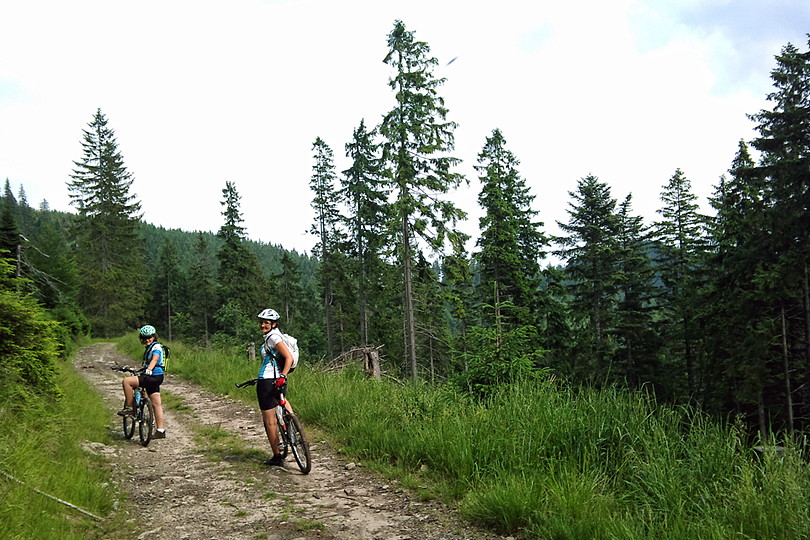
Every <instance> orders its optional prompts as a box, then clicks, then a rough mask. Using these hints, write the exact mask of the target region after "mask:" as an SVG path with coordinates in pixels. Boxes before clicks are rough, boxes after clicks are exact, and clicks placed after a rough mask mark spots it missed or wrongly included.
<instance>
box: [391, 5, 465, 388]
mask: <svg viewBox="0 0 810 540" xmlns="http://www.w3.org/2000/svg"><path fill="white" fill-rule="evenodd" d="M388 47H389V51H388V54H387V55H386V56H385V59H384V62H385V63H387V64H389V65H390V66H391V67H392V68H393V70H394V75H393V77H392V78H391V79H390V80H389V86H390V87H391V89H392V90H393V91H394V93H395V99H396V104H395V106H394V108H393V109H392V110H391V111H390V112H388V113H387V114H386V115H385V116H384V117H383V121H382V124H381V125H380V133H381V134H382V136H383V138H384V143H383V157H384V159H385V162H386V164H387V165H388V167H389V169H388V172H387V174H388V175H389V180H390V185H391V188H392V189H393V190H394V197H395V201H394V204H393V210H392V212H393V215H392V220H393V221H392V230H394V231H396V232H395V238H396V241H395V242H392V245H394V246H397V252H396V256H397V260H398V262H399V265H400V269H401V272H402V283H403V299H404V306H405V343H406V351H407V358H408V363H409V369H410V371H411V376H412V378H413V379H414V380H417V379H418V376H419V375H418V364H417V350H416V346H417V344H416V314H415V311H414V307H415V306H414V289H413V275H412V272H413V263H414V260H415V257H414V254H415V252H416V250H418V249H419V248H418V245H419V244H418V241H422V242H423V243H424V245H426V246H427V247H428V248H430V249H431V250H435V251H438V250H441V249H442V248H443V247H444V245H445V243H447V242H449V243H450V244H451V245H453V244H455V245H462V244H463V242H464V240H465V239H464V235H463V234H461V233H460V232H459V231H457V230H456V229H455V224H456V221H457V220H459V219H462V218H463V217H464V216H465V214H464V212H462V211H461V210H460V209H458V208H457V207H456V206H455V204H454V203H453V202H452V201H450V200H447V199H445V198H444V196H445V195H446V194H447V193H448V192H449V191H450V190H451V189H453V188H455V187H457V186H458V185H459V183H460V182H461V181H462V179H463V177H462V176H461V175H460V174H458V173H455V172H453V171H452V168H453V166H454V165H455V164H456V163H457V162H458V159H456V158H454V157H452V156H450V155H449V152H451V151H452V150H453V147H454V130H455V128H456V124H455V123H454V122H451V121H448V120H447V113H448V109H447V108H446V107H445V104H444V99H443V98H442V97H441V96H440V95H439V93H438V87H439V86H441V85H442V84H443V83H444V79H441V78H436V77H435V76H434V75H433V69H434V68H435V66H436V65H437V64H438V61H437V60H436V59H435V58H433V57H431V56H429V53H430V47H429V46H428V44H427V43H425V42H421V41H417V40H416V39H415V38H414V33H413V32H411V31H408V30H407V29H406V28H405V25H404V24H403V23H402V21H399V20H398V21H396V22H395V23H394V28H393V30H392V31H391V33H390V34H389V35H388Z"/></svg>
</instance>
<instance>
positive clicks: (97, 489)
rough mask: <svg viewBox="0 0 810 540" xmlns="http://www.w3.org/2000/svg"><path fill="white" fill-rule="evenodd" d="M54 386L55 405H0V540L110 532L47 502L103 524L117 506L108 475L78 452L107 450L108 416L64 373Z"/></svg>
mask: <svg viewBox="0 0 810 540" xmlns="http://www.w3.org/2000/svg"><path fill="white" fill-rule="evenodd" d="M58 378H59V384H60V387H61V389H62V391H63V396H62V398H61V399H59V400H53V399H51V398H49V397H47V396H44V397H42V399H40V400H34V399H32V400H29V401H28V402H26V403H25V404H24V405H23V404H20V403H8V402H6V403H0V425H2V426H3V435H2V437H0V471H2V472H3V473H4V474H3V475H2V477H0V538H61V539H72V538H75V539H84V538H109V537H110V534H109V533H110V530H111V529H112V528H115V526H116V524H115V523H113V522H108V521H107V520H106V519H105V520H104V521H97V520H95V519H94V518H92V517H90V516H88V515H86V514H84V513H82V512H79V511H78V510H76V509H73V508H70V507H68V506H67V505H64V504H61V503H60V502H58V501H55V500H54V499H53V498H56V499H60V500H62V501H65V502H68V503H70V504H72V505H74V506H76V507H78V508H80V509H82V510H84V511H85V512H87V513H89V514H93V515H95V516H98V517H101V518H106V517H107V516H108V515H109V514H110V512H111V511H112V509H113V504H114V502H115V500H116V498H117V494H116V493H115V491H114V486H113V485H112V482H111V477H110V474H111V473H110V470H109V468H108V467H106V466H105V465H104V462H103V460H102V459H100V458H98V457H97V456H95V455H93V454H92V453H89V452H87V451H85V450H83V449H82V445H83V444H84V443H85V442H87V441H93V442H100V443H105V444H106V443H109V442H110V432H109V429H108V425H109V420H110V418H109V411H107V410H106V409H105V408H104V407H103V405H102V404H101V400H100V399H98V397H97V396H96V395H95V392H94V391H93V389H92V388H90V387H89V386H88V384H87V383H86V382H85V381H84V380H83V379H82V378H81V377H80V376H79V375H78V374H77V373H76V372H75V371H74V370H73V369H72V368H71V367H70V366H69V365H67V364H62V365H60V366H59V373H58ZM7 475H10V476H12V477H13V478H15V479H16V480H18V481H19V482H18V481H16V480H12V479H10V478H9V477H8V476H7ZM20 482H22V483H20ZM36 490H39V491H40V492H41V493H37V491H36ZM43 493H45V494H48V495H50V497H48V496H46V495H43Z"/></svg>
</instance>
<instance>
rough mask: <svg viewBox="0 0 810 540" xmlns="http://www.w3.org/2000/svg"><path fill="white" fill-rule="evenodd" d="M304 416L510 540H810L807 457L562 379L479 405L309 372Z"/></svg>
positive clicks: (298, 380) (301, 408)
mask: <svg viewBox="0 0 810 540" xmlns="http://www.w3.org/2000/svg"><path fill="white" fill-rule="evenodd" d="M294 377H295V378H294V381H293V383H292V384H293V385H294V387H296V388H298V390H297V392H298V393H297V394H296V401H295V404H296V408H297V410H298V412H299V415H300V416H301V417H302V419H303V421H304V422H305V424H312V423H316V424H318V425H319V426H323V427H324V428H325V429H329V430H330V432H331V433H332V436H333V437H336V438H338V440H339V441H341V442H342V443H343V444H345V445H346V451H347V452H349V453H351V454H353V455H357V456H358V457H361V458H363V459H364V460H366V462H368V461H374V462H378V463H380V466H381V467H390V466H391V465H392V464H393V465H395V466H396V469H397V470H398V471H400V472H399V474H401V475H408V474H409V475H418V476H419V477H421V479H420V480H418V482H419V484H420V485H426V483H432V484H431V485H433V489H441V490H442V491H443V493H444V494H445V495H446V496H450V497H452V498H454V499H456V500H458V502H459V504H460V507H461V509H462V511H463V512H464V514H465V515H466V516H467V517H468V518H469V519H471V520H473V521H476V522H478V523H480V524H482V525H485V526H486V527H488V528H491V529H494V530H496V531H499V532H500V533H501V534H520V533H522V534H523V535H525V536H527V537H529V538H615V539H618V538H622V539H628V538H629V539H632V538H639V539H643V538H644V539H646V538H717V539H722V538H730V537H735V536H737V535H738V536H741V537H747V538H784V539H788V538H802V537H805V536H806V535H808V534H810V525H808V523H810V521H808V517H810V510H808V508H810V507H808V504H807V503H808V502H810V495H808V494H810V474H808V472H810V471H808V467H807V464H806V462H805V461H804V460H803V459H802V457H801V456H802V454H803V452H804V449H803V448H802V447H798V446H792V445H789V447H788V448H787V450H786V454H785V456H784V457H783V458H781V459H774V458H773V456H766V457H765V459H764V460H758V459H757V458H756V455H755V453H754V452H753V451H752V450H751V449H750V448H748V447H747V446H746V445H745V443H744V440H745V439H744V437H743V434H742V429H741V427H740V426H732V427H731V428H724V427H722V426H721V425H720V424H718V423H715V422H713V421H711V420H709V419H707V418H706V417H704V416H702V415H701V414H699V413H696V412H694V411H690V410H688V409H672V408H667V407H659V406H657V405H656V404H655V402H654V401H653V400H652V399H651V398H650V397H648V396H645V395H643V394H636V393H625V392H621V391H617V390H614V389H607V390H602V391H595V390H590V389H587V388H583V389H580V390H578V391H576V392H574V391H571V390H566V389H565V388H562V387H560V386H559V385H557V384H556V383H555V382H554V381H553V380H552V379H546V380H533V381H526V382H521V383H517V384H514V385H511V386H510V385H501V386H499V387H498V390H499V391H498V392H496V393H494V394H493V396H492V398H491V399H490V400H488V401H486V402H485V403H481V404H477V403H474V402H472V401H470V400H469V399H468V398H465V397H464V396H463V395H460V394H457V393H454V392H452V391H450V390H448V389H441V388H435V387H427V386H422V385H408V386H405V387H400V386H395V385H391V384H387V383H380V382H374V381H369V380H365V379H364V378H363V377H361V376H359V374H357V373H352V372H347V373H344V374H342V375H340V376H337V377H336V376H333V375H329V374H317V373H313V372H311V371H304V372H302V374H301V376H298V372H297V371H296V374H295V376H294Z"/></svg>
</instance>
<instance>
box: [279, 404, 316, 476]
mask: <svg viewBox="0 0 810 540" xmlns="http://www.w3.org/2000/svg"><path fill="white" fill-rule="evenodd" d="M284 420H285V421H286V422H287V437H288V440H289V441H290V449H291V450H292V453H293V457H294V458H295V462H296V463H297V464H298V468H299V469H301V472H302V473H304V474H309V471H311V470H312V457H311V456H310V454H309V443H308V442H307V437H306V435H304V430H303V428H302V427H301V422H299V421H298V417H297V416H295V415H294V414H289V413H287V414H285V415H284Z"/></svg>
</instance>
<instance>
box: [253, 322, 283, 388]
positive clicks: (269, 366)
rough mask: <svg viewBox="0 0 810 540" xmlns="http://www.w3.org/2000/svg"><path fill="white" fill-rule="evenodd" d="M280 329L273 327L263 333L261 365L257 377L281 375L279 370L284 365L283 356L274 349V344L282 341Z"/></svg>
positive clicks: (274, 377) (272, 377) (268, 377)
mask: <svg viewBox="0 0 810 540" xmlns="http://www.w3.org/2000/svg"><path fill="white" fill-rule="evenodd" d="M282 339H283V338H282V337H281V330H279V329H278V328H273V329H272V330H270V331H269V332H267V333H266V334H265V335H264V343H263V344H262V348H261V351H260V353H261V356H262V365H261V367H260V368H259V377H258V378H259V379H278V378H279V377H281V376H282V375H281V370H282V369H284V365H283V364H282V365H279V361H280V362H284V356H282V354H281V353H280V352H278V351H277V350H276V345H278V343H279V342H281V341H282Z"/></svg>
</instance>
